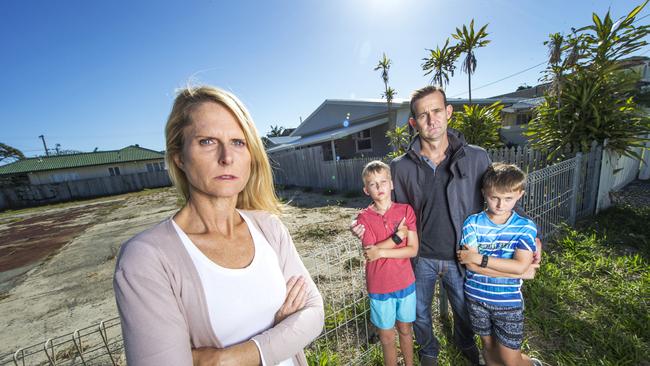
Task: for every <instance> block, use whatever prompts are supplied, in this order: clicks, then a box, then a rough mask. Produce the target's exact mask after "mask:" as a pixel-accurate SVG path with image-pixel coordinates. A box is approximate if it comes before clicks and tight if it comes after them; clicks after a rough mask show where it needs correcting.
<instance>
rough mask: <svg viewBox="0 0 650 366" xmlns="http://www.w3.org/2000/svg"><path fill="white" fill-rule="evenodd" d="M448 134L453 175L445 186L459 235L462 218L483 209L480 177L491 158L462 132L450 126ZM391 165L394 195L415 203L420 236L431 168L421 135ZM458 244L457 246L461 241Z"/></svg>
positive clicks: (402, 200) (401, 199) (459, 235)
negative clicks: (426, 182)
mask: <svg viewBox="0 0 650 366" xmlns="http://www.w3.org/2000/svg"><path fill="white" fill-rule="evenodd" d="M447 137H448V138H449V148H450V151H451V156H450V157H449V170H450V175H451V177H450V179H449V183H448V185H447V189H446V191H447V200H448V202H449V212H450V214H451V221H452V223H453V225H454V230H456V237H457V238H459V239H460V237H461V230H462V226H463V222H464V221H465V219H466V218H467V216H469V215H471V214H474V213H477V212H479V211H481V210H483V196H482V194H481V179H482V177H483V173H485V171H486V170H487V168H488V166H489V165H490V163H491V162H490V157H489V156H488V154H487V152H486V151H485V150H484V149H482V148H480V147H478V146H474V145H469V144H467V142H466V141H465V138H464V137H463V135H462V134H461V133H460V132H458V131H456V130H453V129H447ZM390 167H391V171H392V177H393V186H394V190H393V199H394V201H395V202H400V203H408V204H410V205H411V206H412V207H413V210H414V211H415V215H416V218H417V227H418V236H421V234H422V226H421V223H422V222H423V220H422V203H423V202H424V199H423V197H424V195H426V194H427V187H426V186H425V184H424V181H425V176H426V171H427V169H431V168H430V167H429V166H428V165H427V163H426V162H425V161H424V160H423V158H422V156H421V155H420V138H419V137H416V138H415V140H414V141H413V143H411V146H409V149H408V151H407V152H406V154H404V155H402V156H399V157H397V158H395V159H394V160H393V161H392V162H391V163H390ZM456 245H457V247H458V243H457V244H456Z"/></svg>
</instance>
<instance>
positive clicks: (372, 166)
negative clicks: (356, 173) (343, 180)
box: [361, 160, 390, 186]
mask: <svg viewBox="0 0 650 366" xmlns="http://www.w3.org/2000/svg"><path fill="white" fill-rule="evenodd" d="M384 170H385V171H386V172H388V178H390V166H388V164H386V163H384V162H383V161H381V160H373V161H371V162H369V163H368V164H366V166H364V167H363V171H362V172H361V179H363V185H364V186H365V185H366V178H368V176H369V175H370V174H377V173H379V172H381V171H384Z"/></svg>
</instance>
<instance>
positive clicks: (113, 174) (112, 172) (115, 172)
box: [108, 167, 120, 177]
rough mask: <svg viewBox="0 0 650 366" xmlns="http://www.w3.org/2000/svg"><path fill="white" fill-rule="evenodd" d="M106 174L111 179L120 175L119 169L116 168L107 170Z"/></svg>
mask: <svg viewBox="0 0 650 366" xmlns="http://www.w3.org/2000/svg"><path fill="white" fill-rule="evenodd" d="M108 172H109V173H110V174H111V177H114V176H116V175H120V168H118V167H114V168H108Z"/></svg>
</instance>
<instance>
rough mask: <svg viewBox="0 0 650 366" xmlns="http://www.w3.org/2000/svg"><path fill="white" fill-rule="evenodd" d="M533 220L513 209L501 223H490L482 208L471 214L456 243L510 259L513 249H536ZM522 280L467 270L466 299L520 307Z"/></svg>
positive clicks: (483, 252)
mask: <svg viewBox="0 0 650 366" xmlns="http://www.w3.org/2000/svg"><path fill="white" fill-rule="evenodd" d="M536 236H537V227H536V226H535V223H534V222H533V221H532V220H530V219H527V218H525V217H522V216H519V215H518V214H517V213H516V212H514V211H513V212H512V215H511V216H510V218H509V219H508V221H506V223H505V224H501V225H497V224H495V223H493V222H492V221H491V220H490V219H489V217H488V215H487V213H486V212H485V211H483V212H481V213H477V214H474V215H471V216H469V217H468V218H467V220H465V223H464V224H463V237H462V238H461V241H460V244H461V245H463V246H465V247H468V248H469V247H477V248H478V251H479V253H481V254H483V255H488V256H490V257H497V258H506V259H512V257H513V255H514V254H515V250H517V249H519V250H530V251H532V252H534V251H536V250H537V248H536V246H535V237H536ZM521 284H522V280H521V279H519V278H507V277H490V276H484V275H481V274H478V273H475V272H472V271H470V270H467V278H466V280H465V294H466V296H467V297H468V298H470V299H472V300H475V301H481V302H485V303H488V304H491V305H496V306H514V307H517V306H521V304H522V295H521Z"/></svg>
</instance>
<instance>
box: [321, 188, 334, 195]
mask: <svg viewBox="0 0 650 366" xmlns="http://www.w3.org/2000/svg"><path fill="white" fill-rule="evenodd" d="M335 194H336V189H333V188H326V189H325V190H323V195H325V196H333V195H335Z"/></svg>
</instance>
